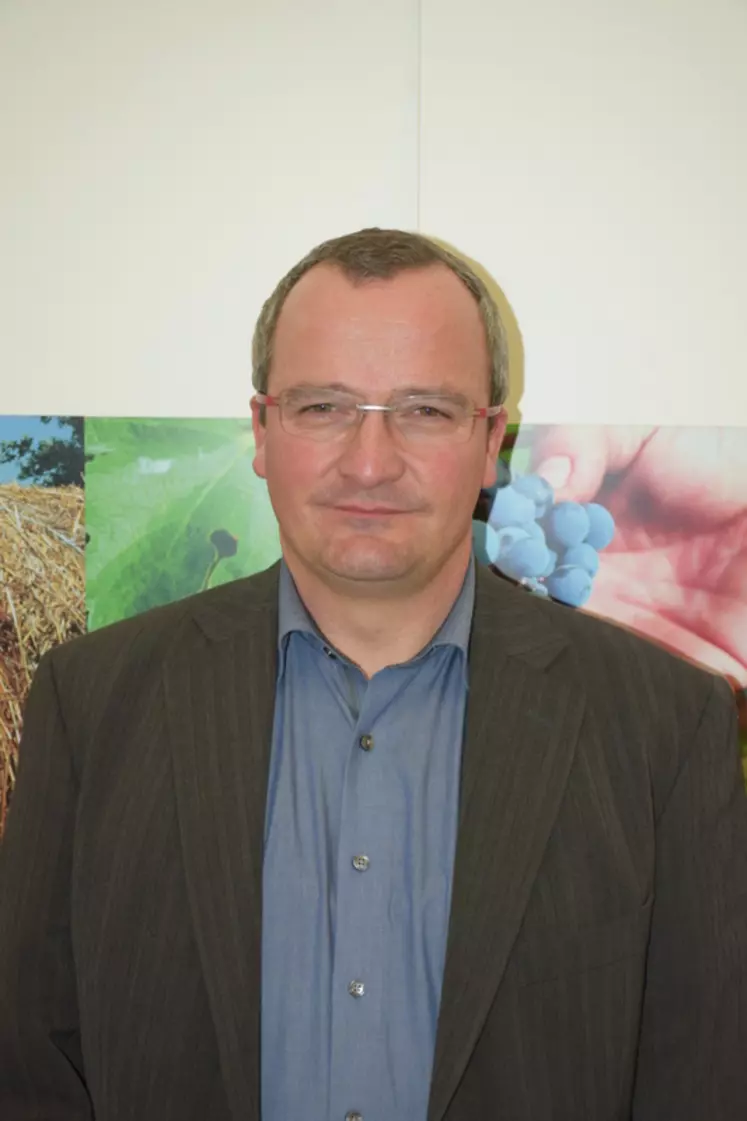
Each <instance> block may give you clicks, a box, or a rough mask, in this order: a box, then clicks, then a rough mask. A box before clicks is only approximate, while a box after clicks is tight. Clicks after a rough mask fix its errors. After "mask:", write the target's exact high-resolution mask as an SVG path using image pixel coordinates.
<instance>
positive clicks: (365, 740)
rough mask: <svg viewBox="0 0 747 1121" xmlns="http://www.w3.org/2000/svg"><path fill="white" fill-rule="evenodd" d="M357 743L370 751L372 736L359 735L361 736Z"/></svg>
mask: <svg viewBox="0 0 747 1121" xmlns="http://www.w3.org/2000/svg"><path fill="white" fill-rule="evenodd" d="M358 743H359V744H360V745H361V747H362V748H363V750H364V751H370V750H371V748H372V747H373V745H374V739H373V736H361V738H360V739H359V740H358Z"/></svg>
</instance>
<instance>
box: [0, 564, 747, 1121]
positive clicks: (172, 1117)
mask: <svg viewBox="0 0 747 1121" xmlns="http://www.w3.org/2000/svg"><path fill="white" fill-rule="evenodd" d="M276 595H277V567H274V568H272V569H269V570H268V571H267V572H266V573H262V574H260V575H259V576H257V577H253V578H251V579H250V580H245V581H238V582H236V583H235V584H233V585H227V586H224V587H221V588H218V589H215V590H213V591H211V592H207V593H203V594H201V595H199V596H196V597H193V598H192V599H190V600H185V601H182V602H181V603H179V604H175V605H172V606H170V607H166V608H161V609H159V610H157V611H153V612H149V613H147V614H145V615H142V616H140V617H139V618H137V619H134V620H130V621H127V622H125V623H121V624H117V625H115V626H113V627H109V628H106V629H104V630H101V631H98V632H95V633H93V634H91V635H89V636H86V637H85V638H82V639H78V640H75V641H73V642H70V643H68V644H66V645H65V646H63V647H60V648H58V649H57V650H55V651H53V652H52V653H51V654H50V655H48V656H47V657H45V659H44V660H43V662H42V664H41V666H40V668H39V671H38V673H37V676H36V678H35V681H34V684H33V687H32V692H31V696H30V698H29V702H28V706H27V711H26V724H25V731H24V739H23V743H22V746H21V753H20V766H19V775H18V782H17V787H16V793H15V796H14V801H13V805H12V807H11V811H10V814H9V821H8V829H7V833H6V837H5V840H4V842H3V844H2V846H1V847H0V1118H1V1119H2V1121H31V1119H32V1118H33V1119H34V1121H82V1119H89V1118H92V1117H95V1118H96V1119H97V1121H125V1119H128V1121H129V1119H132V1121H206V1119H208V1118H209V1119H210V1121H258V1118H259V1104H258V1103H259V979H260V959H259V953H260V920H261V911H260V907H261V864H262V836H263V818H264V801H265V791H266V780H267V767H268V762H269V748H270V737H271V726H272V713H273V705H274V681H275V636H276V628H277V600H276ZM746 958H747V800H746V799H745V797H744V792H743V789H742V785H741V778H740V770H739V762H738V752H737V746H736V728H735V716H734V712H733V705H732V702H731V697H730V695H729V691H728V689H727V687H726V685H725V684H724V683H723V682H721V681H720V680H719V679H716V678H712V677H711V676H710V675H707V674H705V673H703V672H701V671H699V670H697V669H695V668H694V667H691V666H689V665H687V664H685V663H684V662H681V661H678V660H677V659H674V658H672V657H670V656H669V655H667V654H665V653H664V652H662V651H660V650H658V649H656V648H654V647H653V646H650V645H648V644H646V643H644V642H643V641H641V640H639V639H637V638H635V637H634V636H632V635H630V634H628V633H627V632H625V631H623V630H621V629H618V628H615V627H613V626H610V625H607V624H605V623H601V622H599V621H597V620H593V619H590V618H589V617H588V616H585V615H583V614H582V613H578V612H573V611H571V610H568V609H565V608H562V607H559V606H556V605H552V604H547V603H544V602H539V601H537V600H535V599H533V598H532V597H530V596H527V595H526V594H525V593H523V592H520V591H517V590H515V589H514V588H512V587H510V586H509V585H507V584H505V583H504V582H503V581H501V580H499V579H497V578H495V577H493V576H492V575H491V574H490V573H488V572H487V571H485V570H482V569H479V568H478V580H477V589H476V604H475V617H474V624H473V631H472V639H471V646H470V696H469V702H468V710H467V731H466V738H465V744H464V751H463V763H462V777H461V785H460V804H459V837H458V842H457V853H456V861H455V871H454V886H453V891H452V910H451V918H450V927H449V938H448V947H447V957H446V968H445V973H444V985H443V993H442V1002H441V1010H440V1017H439V1026H438V1034H437V1041H436V1057H435V1063H434V1071H433V1080H432V1086H431V1098H430V1105H429V1111H428V1121H474V1119H476V1118H477V1117H488V1118H490V1119H491V1121H492V1119H493V1118H496V1119H512V1121H513V1119H517V1121H519V1119H520V1121H524V1119H527V1121H566V1119H568V1121H571V1119H572V1121H580V1119H586V1118H588V1119H590V1121H591V1119H593V1121H613V1119H614V1121H621V1119H625V1118H631V1119H632V1121H665V1119H668V1118H670V1117H671V1118H676V1121H743V1119H744V1117H745V1116H747V1063H745V1062H744V1055H745V1054H747V1028H746V1026H745V1025H746V1024H747V988H746V984H747V983H746V981H745V977H746V976H747V968H746V960H745V959H746ZM314 1121H322V1119H314ZM325 1121H326V1119H325ZM333 1121H334V1119H333ZM365 1121H378V1119H372V1118H366V1119H365Z"/></svg>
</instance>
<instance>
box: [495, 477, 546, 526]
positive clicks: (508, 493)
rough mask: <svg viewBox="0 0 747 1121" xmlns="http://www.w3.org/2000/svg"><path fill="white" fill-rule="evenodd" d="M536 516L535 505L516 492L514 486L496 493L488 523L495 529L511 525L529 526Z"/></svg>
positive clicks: (503, 488)
mask: <svg viewBox="0 0 747 1121" xmlns="http://www.w3.org/2000/svg"><path fill="white" fill-rule="evenodd" d="M534 515H535V510H534V503H533V502H531V501H530V500H529V499H528V498H525V497H524V495H523V494H519V492H518V491H515V490H514V488H513V487H512V486H507V487H502V488H501V489H500V490H499V491H497V492H496V495H495V499H494V500H493V505H492V508H491V510H490V514H489V515H488V523H489V524H490V525H492V526H493V527H494V529H503V528H504V527H505V526H509V525H527V524H528V523H530V522H533V521H534Z"/></svg>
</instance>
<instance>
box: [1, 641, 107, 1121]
mask: <svg viewBox="0 0 747 1121" xmlns="http://www.w3.org/2000/svg"><path fill="white" fill-rule="evenodd" d="M54 653H55V652H54V651H52V652H50V653H49V654H46V655H45V656H44V657H43V658H42V660H41V662H40V663H39V667H38V669H37V672H36V674H35V676H34V680H33V682H32V685H31V690H30V692H29V696H28V700H27V703H26V710H25V718H24V728H23V733H22V738H21V745H20V749H19V761H18V772H17V779H16V786H15V790H14V793H13V797H12V799H11V804H10V807H9V810H8V818H7V826H6V831H5V836H4V838H3V840H2V841H0V1118H2V1119H3V1121H31V1119H32V1118H33V1119H34V1121H90V1119H91V1118H92V1117H93V1109H92V1106H91V1101H90V1098H89V1094H88V1092H87V1089H86V1085H85V1073H84V1070H83V1060H82V1056H81V1045H80V1030H79V1024H78V1008H77V1000H76V984H75V966H74V962H73V955H72V948H71V939H70V872H71V855H72V839H73V825H74V817H75V797H76V794H75V777H74V771H73V763H72V755H71V750H70V744H69V742H68V738H67V733H66V728H65V723H64V720H63V717H62V713H61V710H60V703H59V697H58V694H57V687H56V683H55V675H54V664H55V663H54Z"/></svg>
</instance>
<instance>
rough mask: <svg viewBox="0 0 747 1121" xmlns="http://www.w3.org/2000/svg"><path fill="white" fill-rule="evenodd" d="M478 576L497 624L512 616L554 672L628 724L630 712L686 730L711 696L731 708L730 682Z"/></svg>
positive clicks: (597, 621) (580, 613)
mask: <svg viewBox="0 0 747 1121" xmlns="http://www.w3.org/2000/svg"><path fill="white" fill-rule="evenodd" d="M484 571H485V573H486V575H485V576H483V577H481V581H480V583H481V584H482V586H483V596H482V601H483V603H485V602H486V600H487V602H488V604H489V606H488V614H490V615H492V617H493V619H494V621H495V625H496V627H499V626H500V625H501V622H502V621H503V620H505V619H506V618H508V617H509V616H515V617H517V618H520V619H521V620H522V624H521V625H522V628H523V630H524V631H525V632H526V633H527V634H530V633H531V634H534V635H536V636H542V641H544V643H545V644H546V646H547V647H548V649H552V651H553V660H554V662H555V663H556V666H555V668H557V670H558V671H559V672H561V673H562V672H566V673H570V674H573V675H574V676H575V677H576V678H577V680H578V684H579V687H582V688H584V690H585V692H586V694H587V701H588V703H589V705H590V706H591V707H593V708H595V709H597V710H598V711H601V712H604V713H607V714H608V715H611V714H613V713H614V714H625V717H626V720H627V719H628V718H629V717H630V715H631V714H632V715H633V716H639V717H640V718H644V717H647V718H648V719H649V721H654V722H655V723H656V724H657V725H658V726H659V727H661V725H662V722H664V724H666V726H667V727H669V728H671V727H672V726H674V725H678V726H681V727H682V728H683V729H684V728H685V727H687V726H690V727H692V726H693V725H694V724H696V723H697V722H698V720H699V718H700V715H701V713H702V711H703V709H704V707H705V705H706V704H707V703H708V701H709V699H710V698H711V695H712V694H713V692H714V691H715V692H716V693H717V694H718V695H719V696H720V697H721V699H722V700H723V701H724V703H727V704H730V705H732V707H733V704H734V702H733V695H732V693H731V690H730V688H729V686H728V684H727V683H726V682H725V680H724V679H723V678H721V677H719V676H717V675H715V674H713V673H712V672H711V671H710V670H708V669H706V668H705V667H702V666H699V665H696V664H695V663H693V662H690V661H688V660H686V659H685V658H683V657H681V656H680V655H679V654H677V653H674V652H672V651H670V650H667V649H666V648H665V647H664V646H662V645H659V644H657V643H656V642H654V641H652V640H650V639H648V638H645V637H643V636H642V635H640V634H638V633H636V632H634V631H633V630H632V629H630V628H627V627H624V626H622V625H619V624H617V623H614V622H611V621H609V620H607V619H603V618H600V617H598V616H595V615H593V614H591V613H590V612H588V611H584V610H578V609H576V608H571V607H567V606H565V605H564V604H560V603H556V602H554V601H552V600H548V599H543V598H540V597H539V596H534V595H532V594H531V593H529V592H527V591H525V590H524V589H522V588H519V587H516V586H515V585H513V584H511V583H510V582H508V581H506V580H504V579H502V578H501V577H498V576H494V575H493V574H492V573H491V572H490V571H489V570H484ZM486 581H489V582H490V583H489V584H487V585H486ZM486 586H487V589H488V594H487V596H486V595H485V594H484V593H485V590H486ZM507 604H510V605H511V607H510V611H508V610H507Z"/></svg>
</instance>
